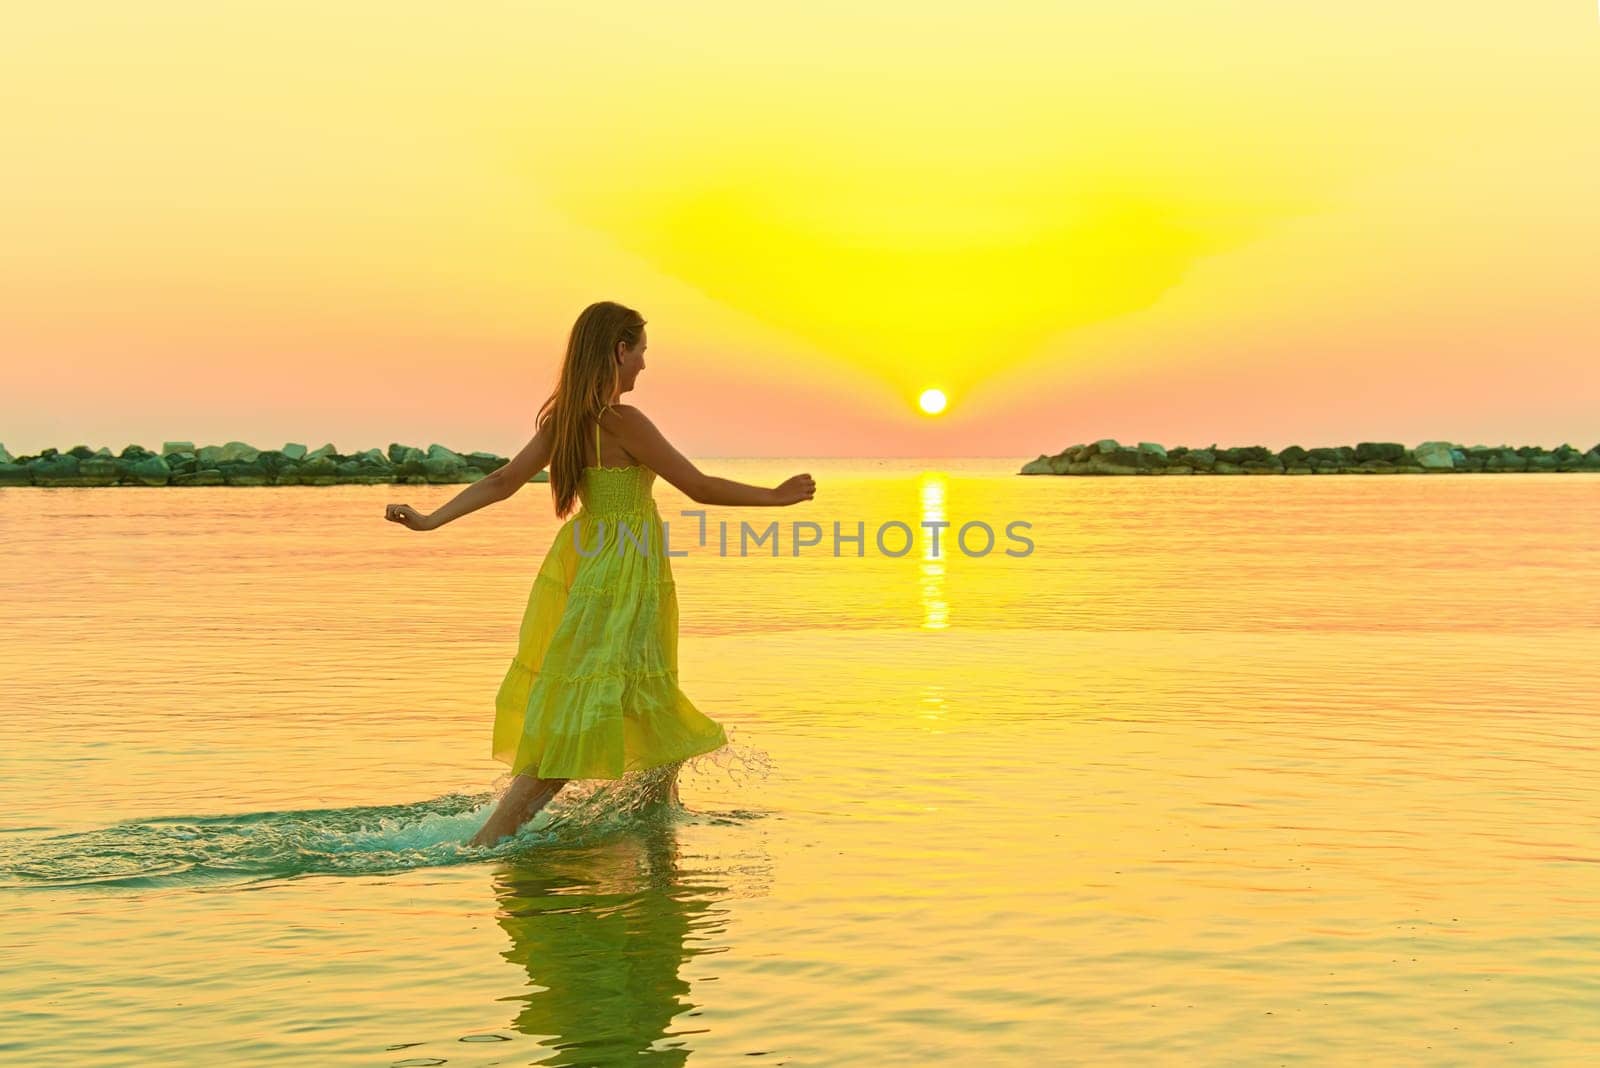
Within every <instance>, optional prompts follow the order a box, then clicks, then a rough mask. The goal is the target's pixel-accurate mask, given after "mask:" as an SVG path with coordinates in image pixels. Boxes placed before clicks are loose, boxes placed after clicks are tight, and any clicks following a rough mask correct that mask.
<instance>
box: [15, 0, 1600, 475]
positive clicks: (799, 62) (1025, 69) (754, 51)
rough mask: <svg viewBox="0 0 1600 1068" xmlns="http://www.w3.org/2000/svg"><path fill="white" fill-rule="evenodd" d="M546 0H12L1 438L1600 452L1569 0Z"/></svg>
mask: <svg viewBox="0 0 1600 1068" xmlns="http://www.w3.org/2000/svg"><path fill="white" fill-rule="evenodd" d="M578 6H579V5H569V4H562V5H555V4H543V3H484V4H465V5H448V6H447V5H423V4H393V3H389V4H377V3H357V2H344V3H338V4H325V3H315V4H314V3H300V2H281V0H280V2H274V3H270V4H269V3H242V2H230V3H222V4H218V3H141V4H131V3H120V2H119V3H63V4H59V5H42V4H41V5H29V6H27V7H24V8H19V9H18V11H16V12H14V13H12V14H11V15H10V16H9V17H8V19H7V29H6V32H5V34H3V35H0V134H3V135H4V143H5V144H6V146H7V150H8V151H7V162H6V164H5V166H4V167H3V168H0V213H3V215H0V221H3V237H0V352H3V353H4V359H5V373H4V379H3V381H4V388H3V389H0V442H4V443H5V445H6V446H7V447H8V448H9V449H10V450H11V451H12V452H13V453H19V454H20V453H22V452H27V451H36V450H37V449H39V448H42V447H45V446H50V445H53V446H56V447H59V448H66V447H68V446H71V445H74V444H78V443H84V444H88V445H91V446H99V445H109V446H111V448H112V449H113V450H120V449H121V447H122V446H123V445H125V444H128V443H129V442H139V443H141V444H145V445H147V446H150V447H155V446H159V445H160V443H161V441H162V440H165V439H188V440H193V441H196V442H199V443H209V442H216V443H220V442H223V441H226V440H229V439H235V438H237V439H242V440H246V441H250V442H252V443H254V444H256V445H259V446H262V447H269V446H274V445H276V444H279V443H281V442H282V441H285V440H292V441H302V442H305V443H306V444H308V445H310V446H312V447H315V446H317V445H320V444H322V443H323V442H325V441H333V442H334V443H335V444H336V445H337V446H338V447H339V448H340V449H342V450H345V451H355V450H358V449H362V448H367V447H370V446H379V447H382V446H386V445H387V444H388V443H389V442H390V441H394V440H399V441H404V442H408V443H417V444H423V445H426V444H429V443H431V442H435V441H438V442H442V443H444V444H447V445H450V446H452V447H455V448H459V449H463V450H470V449H491V450H494V451H498V452H502V453H509V452H510V451H513V450H514V449H515V448H517V447H518V446H520V445H521V443H522V442H523V441H525V440H526V438H527V437H528V435H529V434H530V433H531V432H532V418H533V414H534V412H535V411H536V409H537V407H538V405H539V403H540V402H541V401H542V400H543V399H544V396H545V394H546V392H547V391H548V389H549V388H550V385H551V384H552V382H553V379H554V374H555V371H556V367H557V362H558V360H559V358H560V355H561V351H562V347H563V345H564V343H565V339H566V333H567V330H568V328H569V327H570V325H571V323H572V320H573V318H574V317H575V316H576V315H577V313H578V312H579V311H580V310H581V309H582V308H583V307H584V306H585V305H586V304H588V303H590V302H591V301H594V300H601V299H608V300H618V301H621V302H623V303H626V304H630V305H632V306H634V307H636V308H638V309H639V310H640V311H641V312H642V313H643V314H644V315H645V317H646V319H647V320H649V324H650V325H649V331H650V342H651V343H650V352H649V356H648V358H647V364H648V366H647V367H646V369H645V371H644V373H643V374H642V375H641V377H640V380H639V386H638V389H637V390H636V391H634V392H633V393H632V394H630V395H629V396H628V398H627V399H628V400H629V401H630V402H632V403H635V404H638V405H639V406H640V407H642V408H644V409H645V411H647V412H648V413H650V414H651V415H652V417H653V418H654V419H655V421H656V422H657V424H658V425H659V426H661V428H662V429H663V430H664V431H665V432H666V433H667V435H668V436H669V437H670V438H672V439H673V440H674V441H675V442H676V443H677V444H678V445H679V447H680V448H682V449H683V450H684V451H685V452H687V453H689V454H690V455H691V456H695V455H700V456H706V457H715V456H745V455H804V456H816V455H927V456H936V455H1005V456H1016V457H1018V458H1019V460H1020V459H1027V458H1031V457H1032V456H1034V455H1036V454H1037V453H1039V452H1042V451H1049V452H1054V451H1056V450H1057V449H1059V448H1061V447H1062V446H1064V445H1068V444H1072V443H1074V442H1079V441H1092V440H1094V439H1096V438H1101V437H1116V438H1119V439H1120V440H1123V441H1138V440H1146V441H1161V442H1164V443H1166V444H1168V445H1177V444H1189V445H1206V444H1210V443H1211V442H1218V443H1220V444H1224V445H1226V444H1265V445H1269V446H1272V447H1282V446H1283V445H1287V444H1291V443H1299V444H1303V445H1308V446H1309V445H1317V444H1343V443H1353V442H1356V441H1360V440H1385V441H1402V442H1406V443H1410V444H1415V443H1417V442H1419V441H1422V440H1425V439H1429V438H1448V439H1451V440H1456V441H1461V442H1463V443H1466V444H1476V443H1483V444H1499V443H1501V442H1507V443H1511V444H1522V443H1542V444H1547V445H1554V444H1559V443H1560V442H1562V441H1570V442H1571V443H1573V444H1575V445H1578V446H1579V447H1582V448H1587V447H1588V446H1590V445H1593V444H1595V443H1596V442H1597V441H1600V361H1597V359H1596V355H1597V349H1600V345H1597V343H1600V301H1596V300H1595V299H1594V295H1593V293H1594V288H1595V279H1597V278H1600V201H1597V199H1596V198H1597V190H1600V141H1597V139H1596V131H1600V19H1597V17H1596V10H1595V8H1594V6H1593V5H1592V4H1588V5H1583V4H1576V3H1571V4H1528V5H1517V6H1516V7H1514V8H1511V7H1505V6H1498V8H1497V6H1496V5H1466V4H1443V3H1434V2H1418V3H1410V4H1402V5H1397V4H1394V3H1392V2H1389V3H1373V2H1357V3H1342V4H1326V3H1324V4H1309V3H1299V2H1284V0H1278V2H1274V3H1268V2H1255V3H1242V2H1219V3H1198V4H1197V3H1186V4H1180V3H1177V2H1176V0H1164V2H1161V3H1152V2H1146V0H1118V2H1116V3H1109V2H1108V3H1103V4H1095V5H1087V4H1062V3H1031V4H1030V3H1006V2H999V3H985V4H982V5H964V4H939V5H926V4H910V3H879V4H871V5H865V7H863V5H861V4H859V3H843V2H832V0H829V2H824V3H811V4H807V5H805V6H804V8H797V9H793V10H789V11H784V12H778V11H775V10H771V9H763V8H761V7H760V6H759V5H747V4H733V3H717V4H710V3H693V2H688V3H677V4H671V5H657V4H649V5H646V4H636V5H622V4H613V5H596V6H594V8H593V10H588V11H579V10H575V8H577V7H578ZM929 8H935V9H936V10H929ZM930 386H932V387H938V388H941V389H943V390H945V391H946V393H948V394H949V396H950V407H949V409H948V411H947V413H946V414H945V415H944V416H942V417H940V418H938V419H930V418H927V417H925V416H922V415H920V414H918V413H917V412H916V410H915V405H914V402H915V398H916V395H917V394H918V393H919V392H920V391H921V390H922V389H924V388H927V387H930Z"/></svg>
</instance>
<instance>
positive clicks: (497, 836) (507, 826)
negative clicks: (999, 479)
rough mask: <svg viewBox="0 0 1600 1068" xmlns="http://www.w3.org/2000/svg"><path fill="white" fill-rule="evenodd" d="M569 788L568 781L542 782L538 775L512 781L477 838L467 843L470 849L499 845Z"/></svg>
mask: <svg viewBox="0 0 1600 1068" xmlns="http://www.w3.org/2000/svg"><path fill="white" fill-rule="evenodd" d="M566 784H567V780H566V779H541V778H539V777H538V776H537V775H518V776H517V777H516V778H514V779H512V780H511V785H510V786H509V787H507V788H506V792H505V795H504V796H503V797H501V798H500V804H499V805H497V806H496V807H495V810H494V812H493V813H491V814H490V816H489V818H488V819H487V820H485V821H484V824H483V827H482V828H481V829H480V830H479V831H478V833H477V834H475V835H473V836H472V837H471V838H469V839H467V845H469V846H484V845H495V844H496V843H498V842H499V841H500V840H501V839H502V838H504V837H506V836H507V835H509V834H515V833H516V831H517V828H518V827H520V826H522V825H523V823H525V822H527V821H528V820H530V819H532V818H533V817H534V815H536V814H537V813H538V811H539V810H540V809H542V808H544V806H545V805H547V804H549V803H550V801H551V800H552V799H553V798H554V797H555V796H556V794H557V793H559V792H560V791H561V788H562V787H563V786H565V785H566Z"/></svg>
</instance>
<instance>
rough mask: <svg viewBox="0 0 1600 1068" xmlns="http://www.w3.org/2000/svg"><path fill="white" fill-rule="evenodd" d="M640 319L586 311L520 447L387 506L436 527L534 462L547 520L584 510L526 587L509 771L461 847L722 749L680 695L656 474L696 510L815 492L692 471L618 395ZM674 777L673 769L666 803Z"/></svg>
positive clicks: (802, 477) (784, 500) (715, 733)
mask: <svg viewBox="0 0 1600 1068" xmlns="http://www.w3.org/2000/svg"><path fill="white" fill-rule="evenodd" d="M644 325H645V321H644V319H643V318H642V317H641V316H640V315H639V313H638V312H636V311H634V310H633V309H631V308H627V307H624V306H623V305H621V304H616V303H613V302H611V301H600V302H598V303H595V304H591V305H589V307H587V308H585V309H584V310H583V314H581V315H579V316H578V321H577V322H576V323H574V324H573V327H572V333H571V335H570V336H569V337H568V339H567V354H566V358H565V359H564V360H563V361H562V365H561V378H560V381H559V382H558V383H557V384H556V388H555V390H554V391H553V392H552V393H551V394H550V396H549V398H548V399H546V400H545V402H544V405H543V406H542V407H541V408H540V409H539V414H538V418H537V425H538V432H537V433H535V434H534V436H533V439H532V440H531V441H529V442H528V444H527V445H525V446H524V447H523V449H522V451H521V452H519V453H518V454H517V455H516V456H515V457H514V458H513V459H512V460H511V461H510V462H509V463H507V464H505V465H504V466H503V467H501V468H499V469H498V470H496V471H494V472H493V473H492V474H489V475H486V476H485V477H483V478H481V479H479V480H478V481H477V482H474V483H473V484H472V485H470V486H468V487H467V488H466V489H464V490H462V491H461V492H460V493H459V494H457V495H456V496H455V497H454V498H452V499H451V500H450V501H449V502H448V503H446V504H445V505H444V506H443V507H441V508H439V509H438V510H437V511H435V512H432V513H430V514H428V515H422V514H421V513H419V512H417V511H416V510H415V509H413V508H412V507H411V506H410V505H407V504H391V505H389V506H388V507H387V509H386V510H385V512H384V516H385V518H387V519H389V520H391V521H392V522H396V523H401V524H403V525H405V526H407V527H409V528H410V529H412V530H436V529H437V528H439V527H441V526H443V525H444V524H446V523H448V522H450V521H451V520H454V519H459V518H461V517H462V516H464V515H466V514H467V513H468V512H473V511H476V510H478V509H479V508H482V507H484V506H485V505H489V504H493V503H495V502H496V501H503V500H505V499H506V498H507V497H510V496H511V495H512V494H513V493H516V492H517V491H518V490H519V489H521V488H522V487H523V486H525V485H527V483H528V480H529V479H530V478H532V477H533V476H534V475H535V474H537V473H538V472H539V471H541V470H543V469H544V467H545V466H546V465H548V466H549V468H550V491H551V495H552V496H553V497H554V499H555V510H556V515H557V516H558V517H560V516H565V515H567V514H568V513H569V512H570V511H571V510H572V504H573V500H574V498H577V499H578V500H580V501H581V502H582V504H583V507H582V508H581V509H580V510H579V511H578V512H577V514H576V515H573V516H572V517H571V518H570V519H568V520H567V521H566V523H565V524H564V525H563V526H562V527H561V529H560V530H559V531H557V532H556V537H555V542H554V544H552V545H551V546H550V549H549V552H548V553H547V554H546V556H545V559H544V563H543V565H542V566H541V567H540V569H539V574H538V576H537V577H536V578H535V579H534V582H533V589H532V590H531V591H530V592H529V594H528V605H527V609H526V610H525V611H524V613H523V617H522V628H521V632H520V634H519V637H518V643H517V654H516V655H515V656H514V657H512V660H511V665H510V668H509V669H508V670H507V672H506V676H505V680H504V681H503V682H502V683H501V685H500V690H499V693H498V694H497V695H496V698H495V724H494V744H493V755H494V757H495V759H497V760H501V761H504V762H505V763H507V764H509V765H510V766H511V772H512V775H513V778H512V781H511V786H510V787H509V788H508V789H507V790H506V792H505V795H504V796H503V797H502V798H501V799H500V804H499V806H498V807H497V808H496V809H495V811H494V813H493V814H492V815H490V817H489V819H488V820H487V821H486V822H485V823H484V825H483V827H482V829H480V830H479V831H478V833H477V834H476V835H474V836H473V837H472V838H471V839H469V840H468V843H467V844H468V845H474V846H480V845H494V844H495V843H497V842H499V841H500V840H501V839H502V838H504V837H506V836H507V835H510V834H513V833H515V832H516V830H517V828H518V827H520V826H521V825H522V823H523V822H524V821H525V820H527V819H529V818H530V817H532V816H533V815H534V814H535V813H537V812H538V811H539V810H540V809H541V808H543V807H544V806H545V805H546V804H548V803H549V802H550V801H551V799H553V798H554V797H555V795H556V794H557V793H558V792H559V791H560V790H561V788H562V787H563V786H565V785H566V783H567V782H568V781H570V780H572V779H618V778H621V777H622V776H623V775H625V774H627V773H629V772H634V771H642V770H644V769H646V768H653V767H660V766H662V765H666V764H672V765H676V764H678V763H679V762H681V761H683V760H685V759H687V758H689V757H691V756H694V755H696V754H698V753H705V752H709V751H711V750H713V749H716V748H718V747H720V746H722V745H723V744H724V743H726V741H727V738H726V736H725V735H724V733H723V729H722V727H721V726H720V725H719V724H717V723H716V722H715V721H714V720H711V719H709V718H707V717H706V716H705V715H704V714H703V713H701V712H700V711H699V710H698V709H697V708H695V706H694V705H693V704H692V703H691V702H690V701H689V699H688V697H686V696H685V695H684V693H683V691H682V690H680V689H679V688H678V595H677V590H676V588H675V586H674V584H673V580H672V569H671V566H670V563H669V559H670V558H669V557H668V556H667V555H666V552H665V545H664V544H663V537H662V525H661V514H660V512H659V511H657V509H656V504H655V500H654V499H653V498H652V497H651V495H650V489H651V484H652V483H653V482H654V481H655V477H656V475H658V474H659V475H661V476H662V477H663V478H665V479H666V480H667V481H668V482H670V483H672V485H674V486H676V487H677V488H678V489H680V490H682V491H683V493H684V494H685V495H686V496H688V497H689V498H690V499H691V500H693V501H695V502H696V503H698V504H712V505H774V506H776V505H789V504H797V503H799V502H800V501H808V500H811V498H812V497H813V495H814V494H815V493H816V485H815V483H814V482H813V481H812V479H811V476H810V475H809V474H799V475H795V476H793V477H792V478H789V479H788V480H786V481H785V482H783V484H782V485H779V486H776V487H773V488H770V489H769V488H767V487H764V486H753V485H749V484H747V483H744V482H734V481H732V480H730V479H725V478H717V477H716V476H714V475H708V474H704V473H703V472H701V471H700V469H699V468H697V467H695V465H694V464H693V463H691V462H690V461H689V460H688V459H686V458H685V457H684V456H683V454H682V453H680V452H678V450H677V449H675V448H673V447H672V445H671V443H669V442H668V441H667V439H666V438H664V437H663V436H662V435H661V432H660V431H659V430H657V429H656V427H655V424H654V423H652V422H651V421H650V420H649V419H648V418H646V417H645V414H644V413H643V412H641V411H640V410H639V409H637V408H635V407H633V406H631V405H626V404H619V403H618V401H619V400H620V399H621V397H622V394H624V393H626V392H628V391H629V390H630V389H632V388H633V385H634V382H635V380H636V379H637V378H638V377H639V372H640V371H642V370H644V354H645V350H646V348H647V347H648V341H647V339H646V337H645V331H644ZM676 776H677V769H676V767H674V768H673V771H672V773H671V776H670V780H669V781H670V783H671V791H672V792H671V796H672V799H673V800H677V781H676Z"/></svg>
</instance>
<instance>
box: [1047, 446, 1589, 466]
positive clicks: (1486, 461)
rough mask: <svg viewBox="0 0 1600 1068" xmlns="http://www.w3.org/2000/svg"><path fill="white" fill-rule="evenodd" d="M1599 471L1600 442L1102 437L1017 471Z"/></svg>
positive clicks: (1071, 447) (1070, 447)
mask: <svg viewBox="0 0 1600 1068" xmlns="http://www.w3.org/2000/svg"><path fill="white" fill-rule="evenodd" d="M1506 471H1600V445H1596V446H1595V447H1594V448H1592V449H1590V450H1589V451H1588V452H1581V451H1579V450H1578V449H1575V448H1573V447H1572V446H1571V445H1562V446H1560V447H1558V448H1554V449H1549V450H1546V449H1543V448H1541V447H1539V446H1537V445H1523V446H1521V447H1519V448H1512V447H1511V446H1509V445H1498V446H1487V445H1472V446H1463V445H1456V444H1454V443H1453V442H1449V441H1424V442H1423V443H1422V444H1421V445H1418V446H1417V447H1416V448H1412V449H1408V448H1406V447H1405V446H1404V445H1398V444H1395V443H1394V442H1388V441H1363V442H1362V443H1361V444H1359V445H1355V446H1350V445H1337V446H1331V447H1328V448H1316V449H1303V448H1301V447H1300V446H1298V445H1291V446H1289V447H1288V448H1287V449H1283V450H1281V451H1279V452H1273V451H1272V450H1270V449H1268V448H1266V447H1264V446H1261V445H1246V446H1242V447H1237V448H1231V449H1219V448H1217V447H1216V445H1214V444H1213V445H1212V446H1210V447H1209V448H1205V449H1191V448H1188V447H1187V446H1183V445H1179V446H1177V447H1176V448H1172V449H1166V448H1163V447H1162V446H1160V445H1157V444H1156V443H1154V442H1150V441H1141V442H1139V444H1137V445H1119V444H1118V443H1117V442H1116V441H1115V440H1114V439H1112V438H1103V439H1101V440H1100V441H1096V442H1093V443H1092V444H1088V445H1069V446H1067V447H1066V448H1065V449H1062V450H1061V451H1060V452H1058V453H1056V454H1055V455H1054V456H1050V455H1048V454H1045V453H1041V454H1040V455H1039V458H1038V459H1037V460H1029V461H1028V462H1027V463H1025V464H1023V465H1022V470H1021V471H1020V472H1018V473H1019V474H1024V475H1389V474H1408V475H1428V474H1442V473H1448V472H1485V473H1498V472H1506Z"/></svg>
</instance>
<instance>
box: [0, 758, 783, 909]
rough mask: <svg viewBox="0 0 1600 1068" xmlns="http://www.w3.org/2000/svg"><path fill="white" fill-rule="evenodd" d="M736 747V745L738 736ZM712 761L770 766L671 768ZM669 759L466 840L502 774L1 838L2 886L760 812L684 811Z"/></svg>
mask: <svg viewBox="0 0 1600 1068" xmlns="http://www.w3.org/2000/svg"><path fill="white" fill-rule="evenodd" d="M740 748H741V750H743V747H740ZM704 764H710V765H712V766H713V767H715V768H716V769H717V770H718V771H720V772H721V773H723V774H724V775H727V776H728V777H729V778H732V779H735V780H742V779H744V778H745V777H746V776H747V775H748V774H749V773H750V772H751V771H754V772H756V773H757V774H763V773H764V771H765V769H766V768H767V767H768V765H767V764H766V762H765V758H764V757H763V756H762V755H761V754H759V753H756V752H754V751H747V750H743V751H741V752H737V753H730V752H727V751H726V750H719V751H718V752H717V753H714V754H707V755H706V756H704V757H698V758H696V759H695V760H693V761H690V762H689V763H688V764H686V765H684V766H683V768H682V769H681V770H682V771H683V772H684V774H683V775H680V782H687V781H689V779H690V777H691V775H690V771H691V768H694V769H696V770H698V771H703V770H704V768H703V767H697V766H699V765H704ZM670 775H671V768H670V766H668V767H662V768H652V769H650V770H648V771H642V772H636V773H634V774H631V775H627V776H624V777H623V778H621V779H618V780H615V781H605V780H586V781H575V782H571V783H569V784H568V785H567V786H566V787H565V788H564V789H563V790H562V791H561V792H560V793H559V794H557V795H556V798H555V800H554V801H552V802H551V803H550V804H549V805H547V806H546V807H545V808H544V809H542V810H541V811H540V812H538V813H537V814H536V815H535V816H534V817H533V818H532V819H531V820H529V821H528V822H526V823H525V824H523V826H522V828H521V829H520V830H519V831H518V832H517V833H516V834H515V835H513V836H511V837H510V838H506V839H503V840H502V841H501V842H500V843H499V844H497V845H494V846H468V845H467V844H466V840H467V839H468V838H470V837H472V835H473V834H474V832H476V831H477V830H478V828H479V827H481V826H482V825H483V822H484V820H486V819H487V818H488V816H489V813H490V812H492V811H493V810H494V806H495V804H496V803H497V801H498V798H499V795H500V793H501V792H502V790H503V788H504V787H505V786H506V785H508V784H509V783H510V776H506V777H505V778H504V779H503V780H502V781H501V782H500V783H498V784H497V786H496V788H495V789H494V790H491V791H487V792H483V793H473V794H466V793H450V794H445V795H444V796H442V797H437V798H432V799H430V800H426V801H418V802H415V803H412V804H401V805H374V806H359V807H354V808H326V809H299V810H292V811H281V812H251V813H242V814H238V815H228V816H178V817H160V818H155V819H139V820H128V821H124V822H122V823H116V824H112V825H111V826H109V827H104V828H99V829H96V830H92V831H84V832H79V833H73V834H62V835H55V836H51V837H46V838H37V839H32V840H26V839H23V840H13V841H7V842H4V843H3V844H0V889H26V888H46V887H50V888H62V887H123V888H144V887H159V886H184V885H204V884H211V883H224V884H236V883H248V882H260V881H265V880H277V879H291V878H297V877H300V876H306V875H381V874H387V873H393V872H402V871H410V870H413V869H416V868H427V867H439V866H448V865H456V864H470V863H477V862H481V861H484V860H489V859H497V858H502V857H516V856H519V855H521V854H524V853H527V852H530V851H532V850H537V849H539V848H541V847H544V846H547V845H549V844H551V843H559V844H561V845H568V846H570V845H581V844H584V843H586V842H590V841H593V840H596V839H598V838H603V837H605V836H607V835H609V834H612V833H614V832H616V831H619V830H623V829H628V828H634V827H638V826H639V825H640V824H641V823H648V822H653V821H659V820H676V821H679V822H692V821H696V820H699V819H702V818H707V819H709V820H710V821H712V822H724V821H726V820H728V819H730V818H732V819H735V820H741V821H742V820H744V819H748V818H751V817H752V816H755V815H759V813H752V812H748V811H743V810H738V811H733V812H727V811H724V812H721V813H716V814H709V813H708V814H705V815H704V816H702V814H698V813H693V812H690V811H689V810H687V809H686V808H684V807H683V806H682V805H679V804H674V803H673V802H672V801H671V800H670V798H669V796H668V788H669V778H670Z"/></svg>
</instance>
